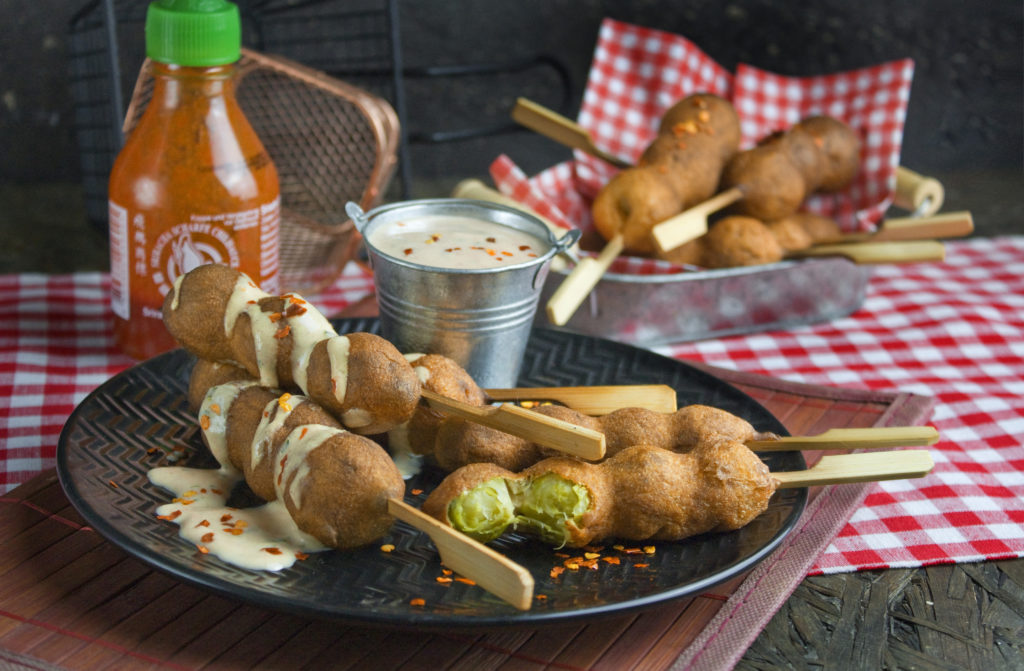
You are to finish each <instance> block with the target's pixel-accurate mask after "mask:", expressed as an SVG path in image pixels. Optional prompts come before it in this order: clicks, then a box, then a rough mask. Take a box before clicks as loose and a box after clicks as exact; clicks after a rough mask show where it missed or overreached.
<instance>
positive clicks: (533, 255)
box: [526, 254, 537, 259]
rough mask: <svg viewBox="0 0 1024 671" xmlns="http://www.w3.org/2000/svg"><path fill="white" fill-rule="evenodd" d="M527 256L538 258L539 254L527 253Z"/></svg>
mask: <svg viewBox="0 0 1024 671" xmlns="http://www.w3.org/2000/svg"><path fill="white" fill-rule="evenodd" d="M526 256H528V257H529V258H531V259H535V258H537V255H536V254H527V255H526Z"/></svg>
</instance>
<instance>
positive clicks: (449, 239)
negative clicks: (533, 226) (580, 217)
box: [368, 214, 550, 270]
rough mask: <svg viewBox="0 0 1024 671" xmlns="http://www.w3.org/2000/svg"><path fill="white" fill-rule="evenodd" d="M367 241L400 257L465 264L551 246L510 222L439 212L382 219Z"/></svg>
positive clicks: (474, 266) (505, 261) (507, 261)
mask: <svg viewBox="0 0 1024 671" xmlns="http://www.w3.org/2000/svg"><path fill="white" fill-rule="evenodd" d="M368 241H369V243H370V244H371V245H372V246H373V247H374V248H376V249H377V250H378V251H380V252H381V253H382V254H386V255H388V256H392V257H394V258H396V259H405V260H407V261H411V262H413V263H418V264H420V265H424V266H432V267H435V268H451V269H466V270H478V269H482V268H496V267H500V266H503V265H506V266H507V265H513V264H517V263H524V262H528V261H530V260H532V259H535V258H537V257H539V256H542V255H543V254H544V253H545V252H547V251H548V249H549V247H550V245H549V244H548V243H547V242H545V241H544V240H541V239H540V238H538V237H537V236H535V235H532V234H530V233H527V232H525V231H521V230H519V229H517V228H513V227H511V226H503V225H502V224H497V223H495V222H492V221H485V220H483V219H477V218H475V217H465V216H459V215H440V214H436V215H427V216H422V217H417V218H415V219H403V220H399V221H393V222H390V223H387V224H383V225H381V226H378V227H377V228H376V229H375V230H374V231H372V232H371V234H370V236H369V238H368Z"/></svg>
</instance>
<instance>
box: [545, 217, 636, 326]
mask: <svg viewBox="0 0 1024 671" xmlns="http://www.w3.org/2000/svg"><path fill="white" fill-rule="evenodd" d="M622 249H623V240H622V235H615V236H613V237H612V239H611V240H609V241H608V243H607V244H606V245H605V246H604V248H603V249H602V250H601V253H600V254H599V255H598V256H597V258H592V257H589V256H587V257H584V258H581V259H580V261H579V263H577V264H576V267H575V268H573V269H572V271H571V272H570V273H569V275H568V276H567V277H566V278H565V279H564V280H562V283H561V284H559V285H558V288H557V289H555V292H554V293H553V294H552V295H551V297H550V298H548V302H547V305H546V306H545V312H546V313H547V316H548V321H550V322H551V323H552V324H555V325H556V326H564V325H565V324H566V322H568V321H569V320H570V319H571V318H572V316H573V315H574V314H576V310H577V309H578V308H579V307H580V304H581V303H583V301H584V299H586V297H587V296H588V295H590V292H591V291H593V290H594V287H595V286H597V283H598V282H599V281H600V280H601V278H602V277H603V276H604V274H605V273H606V272H607V271H608V267H609V266H610V265H611V264H612V263H613V262H614V261H615V259H616V258H618V256H619V255H620V254H621V253H622Z"/></svg>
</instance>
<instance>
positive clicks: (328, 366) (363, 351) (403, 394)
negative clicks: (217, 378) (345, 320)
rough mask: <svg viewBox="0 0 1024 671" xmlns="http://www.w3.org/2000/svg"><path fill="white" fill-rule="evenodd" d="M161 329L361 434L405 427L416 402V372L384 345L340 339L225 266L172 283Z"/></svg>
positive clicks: (295, 301)
mask: <svg viewBox="0 0 1024 671" xmlns="http://www.w3.org/2000/svg"><path fill="white" fill-rule="evenodd" d="M163 316H164V323H165V324H166V325H167V328H168V330H169V331H170V333H171V335H173V336H174V337H175V339H176V340H177V341H178V343H179V344H181V346H182V347H184V348H185V349H187V350H189V351H190V352H192V353H193V354H195V355H196V356H198V357H200V358H201V359H206V360H209V361H215V362H219V363H227V364H232V365H236V366H239V367H241V368H243V369H245V370H246V371H247V372H248V373H249V374H250V375H252V376H253V377H255V378H257V379H258V380H259V381H260V383H261V384H263V385H264V386H269V387H280V388H293V387H294V388H297V389H299V390H301V391H302V392H303V393H305V394H307V395H309V396H311V397H312V398H314V399H315V400H316V401H317V402H318V403H320V404H322V405H323V406H325V407H326V408H327V409H328V410H329V411H330V412H332V413H333V414H335V416H336V417H338V418H339V419H340V420H341V421H342V423H343V424H345V426H346V427H347V428H349V429H351V430H353V431H356V432H358V433H361V434H375V433H383V432H385V431H387V430H389V429H391V428H393V427H395V426H397V425H399V424H402V423H404V422H406V421H408V420H409V418H410V417H411V416H412V414H413V412H414V411H415V409H416V406H417V404H418V402H419V397H420V384H419V380H418V378H417V377H416V373H415V372H414V371H413V370H412V367H411V366H410V365H409V363H408V362H407V361H406V360H405V358H404V357H403V356H402V355H401V354H400V353H399V352H398V350H397V349H395V347H394V346H393V345H392V344H391V343H389V342H388V341H386V340H384V339H383V338H380V337H379V336H376V335H373V334H369V333H351V334H347V335H338V334H337V333H336V332H335V331H334V328H333V327H332V326H331V324H330V322H328V321H327V319H326V318H325V317H324V316H323V315H322V314H320V312H319V311H317V310H316V308H314V307H313V306H312V305H310V304H309V303H307V302H306V301H305V300H303V299H302V298H301V297H299V296H297V295H295V294H283V295H281V296H270V295H268V294H266V293H265V292H263V291H262V290H261V289H260V288H259V287H258V286H256V285H255V284H254V283H253V282H252V281H251V280H250V279H249V278H248V277H247V276H246V275H244V274H243V273H240V272H239V271H237V270H234V269H232V268H229V267H227V266H222V265H217V264H209V265H204V266H200V267H198V268H196V269H194V270H192V271H190V272H188V273H186V274H184V275H182V276H180V277H179V278H178V279H177V280H176V281H175V285H174V288H173V289H172V290H171V291H170V292H168V294H167V297H166V298H165V300H164V306H163Z"/></svg>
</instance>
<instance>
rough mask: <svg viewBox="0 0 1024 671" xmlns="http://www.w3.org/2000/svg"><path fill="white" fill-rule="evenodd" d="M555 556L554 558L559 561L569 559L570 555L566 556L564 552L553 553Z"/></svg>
mask: <svg viewBox="0 0 1024 671" xmlns="http://www.w3.org/2000/svg"><path fill="white" fill-rule="evenodd" d="M555 556H556V557H558V558H560V559H568V558H569V557H571V556H572V555H568V554H566V553H564V552H556V553H555Z"/></svg>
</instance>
